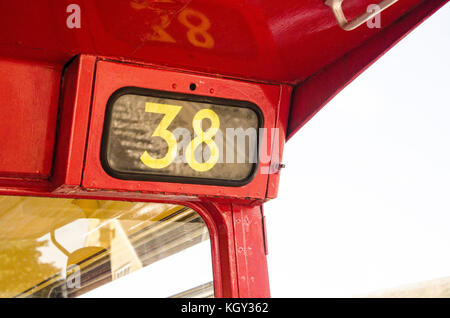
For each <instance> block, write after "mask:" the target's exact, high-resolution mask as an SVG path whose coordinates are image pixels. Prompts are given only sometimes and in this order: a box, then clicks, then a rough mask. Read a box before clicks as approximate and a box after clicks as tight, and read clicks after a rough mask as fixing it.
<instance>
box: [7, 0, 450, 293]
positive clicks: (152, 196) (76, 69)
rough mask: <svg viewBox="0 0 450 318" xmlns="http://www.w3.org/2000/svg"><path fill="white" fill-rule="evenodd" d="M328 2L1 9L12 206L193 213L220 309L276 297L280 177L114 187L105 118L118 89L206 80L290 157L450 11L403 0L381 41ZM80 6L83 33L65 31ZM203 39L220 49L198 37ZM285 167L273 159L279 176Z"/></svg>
mask: <svg viewBox="0 0 450 318" xmlns="http://www.w3.org/2000/svg"><path fill="white" fill-rule="evenodd" d="M323 2H324V1H323V0H304V1H298V0H279V1H272V0H259V1H256V0H242V1H239V0H215V1H211V0H192V1H190V0H172V1H158V0H116V1H111V0H95V1H94V0H36V1H30V2H27V3H26V5H24V4H23V2H20V1H7V0H0V12H3V13H4V14H3V15H2V19H0V38H1V39H2V40H1V45H0V91H1V94H0V102H1V104H2V106H1V115H2V118H1V125H0V139H1V140H2V142H1V146H2V147H1V152H0V194H6V195H7V194H9V195H33V196H49V197H71V198H92V199H111V200H130V201H143V202H169V203H173V204H182V205H186V206H189V207H191V208H193V209H194V210H196V211H197V212H198V213H199V214H200V215H201V216H202V217H203V218H204V220H205V222H206V224H207V226H208V228H209V231H210V235H211V245H212V256H213V272H214V284H215V292H216V296H217V297H264V296H269V295H270V291H269V283H268V275H267V262H266V258H265V254H266V251H267V245H266V243H265V239H264V236H265V230H264V225H263V224H264V221H263V215H262V206H261V204H262V202H263V201H264V200H268V199H271V198H275V197H276V196H277V190H278V182H279V178H280V173H279V172H278V171H277V172H276V173H273V174H270V175H265V176H263V175H259V176H258V177H257V178H256V179H255V180H254V182H252V183H251V184H249V185H248V186H246V187H243V188H235V189H232V190H229V189H228V190H225V189H222V188H220V187H213V186H199V185H183V184H170V185H168V184H164V183H154V182H131V181H129V182H124V181H118V180H115V179H113V178H111V177H109V176H107V175H106V174H105V172H104V171H103V170H102V169H101V167H100V166H99V161H98V158H99V142H100V137H101V129H102V126H103V125H102V124H103V116H104V107H105V104H106V100H107V98H108V97H109V95H108V94H110V93H111V92H112V91H114V90H115V89H116V88H119V87H120V86H131V85H134V86H141V87H149V88H153V89H162V90H172V89H173V88H172V87H173V86H172V84H173V82H174V81H176V82H177V83H179V84H180V85H177V87H178V89H177V91H178V92H184V93H190V91H188V83H190V82H191V81H194V82H196V83H197V86H198V91H197V92H196V94H205V95H208V94H210V88H212V87H214V92H215V94H216V95H215V96H217V97H224V98H237V99H246V100H251V101H254V102H255V103H256V104H258V105H259V106H260V107H261V108H262V109H263V112H264V114H265V117H266V118H265V120H266V121H265V123H266V127H267V128H275V127H276V128H280V135H279V137H278V139H277V141H278V142H279V144H280V147H281V148H280V149H281V150H280V155H281V154H282V148H283V146H284V142H285V140H286V137H290V136H292V135H293V134H294V133H295V132H296V131H297V130H298V129H299V128H300V127H301V126H302V125H303V124H304V123H305V122H306V121H307V120H308V119H309V118H311V117H312V116H313V115H314V114H315V113H316V112H317V111H318V110H319V109H320V108H321V107H322V106H323V105H324V104H325V103H326V102H327V101H328V100H329V99H331V98H332V97H333V96H334V95H335V94H336V93H337V92H338V91H339V90H340V89H342V88H343V87H344V86H345V85H347V84H348V83H349V82H350V81H351V80H352V79H353V78H354V77H356V76H357V75H358V74H359V73H360V72H361V71H363V70H364V69H365V68H366V67H368V65H370V64H371V63H373V61H375V60H376V59H377V58H378V57H379V56H380V55H381V54H382V53H383V52H385V51H387V50H388V49H389V48H390V47H391V46H392V45H395V43H397V41H398V40H399V39H401V38H402V37H403V36H405V34H407V33H408V32H409V31H410V30H412V29H413V28H414V27H415V26H417V25H418V24H420V22H422V21H423V20H424V19H426V18H427V17H428V16H430V15H431V14H432V13H433V12H434V11H435V10H437V9H438V8H439V7H440V6H442V5H443V4H445V3H446V2H448V0H402V1H398V2H397V3H396V4H395V5H394V6H392V7H391V8H389V10H387V11H386V12H384V13H383V15H382V25H381V26H382V28H380V29H369V28H367V27H365V26H363V27H361V28H359V29H357V30H355V31H351V32H345V31H343V30H341V29H340V28H339V26H338V25H337V22H336V20H335V19H334V16H333V14H332V12H331V11H330V8H329V7H327V6H325V5H324V3H323ZM72 3H75V4H78V5H80V7H81V28H80V29H69V28H67V26H66V19H67V17H68V16H69V13H67V12H66V9H67V6H68V5H69V4H72ZM372 3H373V1H372V0H345V1H344V11H345V13H346V15H347V17H348V18H349V19H352V18H353V17H355V16H357V15H359V14H361V13H362V12H363V11H364V10H365V8H366V7H367V5H369V4H372ZM193 12H194V13H193ZM6 13H7V14H6ZM183 16H184V18H183ZM205 18H206V19H207V20H208V21H209V24H208V23H206V22H205V21H206V20H205ZM202 21H203V22H202ZM205 23H206V24H205ZM199 26H200V27H202V26H203V30H202V32H203V31H207V32H208V34H209V35H210V36H211V37H212V38H213V42H214V45H211V43H212V42H208V43H207V45H205V42H204V41H206V38H205V37H203V38H202V36H200V39H199V38H198V37H197V35H196V36H194V37H192V32H193V31H192V30H191V29H193V28H194V29H195V28H197V31H195V30H194V33H195V32H198V31H199V30H198V27H199ZM206 26H208V27H206ZM189 32H191V35H189ZM206 37H208V36H206ZM202 41H203V42H202ZM199 43H200V45H199ZM202 43H203V44H202ZM99 56H102V57H103V58H101V59H103V60H102V61H99V62H97V61H98V57H99ZM104 57H108V58H109V59H111V60H114V62H113V61H105V58H104ZM119 62H120V64H119ZM96 67H97V69H96ZM63 70H64V72H63ZM62 72H63V73H62ZM149 75H152V76H153V78H156V79H157V80H153V81H151V80H149V79H150V78H152V77H150V76H149ZM61 83H62V86H61V85H60V84H61ZM292 92H294V97H293V101H292V106H291V107H289V106H290V105H289V104H290V102H291V98H292V97H291V93H292ZM58 96H59V99H60V103H59V108H58ZM58 114H59V121H58V122H57V116H58ZM288 123H289V124H288ZM55 135H56V143H55ZM273 142H274V140H270V141H269V144H271V145H273ZM280 162H281V157H276V156H275V155H274V154H272V162H271V164H272V166H270V169H272V170H273V169H275V170H276V169H277V166H278V164H279V163H280Z"/></svg>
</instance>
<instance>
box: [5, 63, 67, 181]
mask: <svg viewBox="0 0 450 318" xmlns="http://www.w3.org/2000/svg"><path fill="white" fill-rule="evenodd" d="M60 76H61V68H60V67H58V66H54V65H47V64H37V63H33V62H30V61H17V60H6V59H0V90H1V95H0V99H1V111H0V113H1V117H2V122H1V125H0V140H1V147H2V149H1V152H0V177H15V178H39V179H46V178H48V177H49V176H50V174H51V168H52V160H53V147H54V140H55V132H56V118H57V112H58V95H59V84H60V80H61V78H60Z"/></svg>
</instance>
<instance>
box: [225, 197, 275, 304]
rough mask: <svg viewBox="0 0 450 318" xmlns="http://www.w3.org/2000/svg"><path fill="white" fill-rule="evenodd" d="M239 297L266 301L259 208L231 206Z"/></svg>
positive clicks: (265, 268) (266, 279)
mask: <svg viewBox="0 0 450 318" xmlns="http://www.w3.org/2000/svg"><path fill="white" fill-rule="evenodd" d="M232 210H233V222H234V239H235V244H236V263H237V264H236V265H237V275H238V284H239V297H241V298H255V297H256V298H258V297H270V288H269V275H268V269H267V259H266V249H265V244H264V243H265V233H264V220H263V215H262V207H261V206H253V207H250V206H240V205H235V204H233V205H232Z"/></svg>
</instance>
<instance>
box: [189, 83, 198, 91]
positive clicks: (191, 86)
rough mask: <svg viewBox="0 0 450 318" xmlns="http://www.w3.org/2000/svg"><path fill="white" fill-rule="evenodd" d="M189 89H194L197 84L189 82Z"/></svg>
mask: <svg viewBox="0 0 450 318" xmlns="http://www.w3.org/2000/svg"><path fill="white" fill-rule="evenodd" d="M189 89H190V90H191V91H195V90H196V89H197V85H195V84H194V83H191V85H189Z"/></svg>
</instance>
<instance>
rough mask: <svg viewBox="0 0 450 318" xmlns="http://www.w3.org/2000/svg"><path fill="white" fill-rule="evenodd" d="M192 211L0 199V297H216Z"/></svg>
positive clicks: (205, 241)
mask: <svg viewBox="0 0 450 318" xmlns="http://www.w3.org/2000/svg"><path fill="white" fill-rule="evenodd" d="M212 281H213V274H212V259H211V247H210V242H209V232H208V229H207V227H206V225H205V223H204V222H203V220H202V218H201V217H200V215H198V214H197V213H196V212H195V211H193V210H191V209H190V208H187V207H183V206H177V205H170V204H161V203H142V202H123V201H100V200H84V199H83V200H81V199H59V198H58V199H57V198H35V197H19V196H0V297H55V298H67V297H78V296H81V297H170V296H173V297H213V296H214V292H213V290H214V287H213V283H212Z"/></svg>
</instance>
